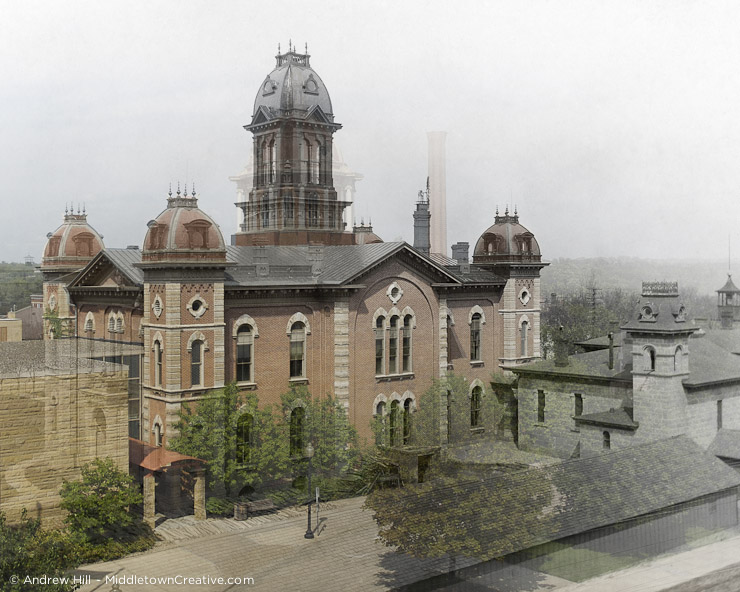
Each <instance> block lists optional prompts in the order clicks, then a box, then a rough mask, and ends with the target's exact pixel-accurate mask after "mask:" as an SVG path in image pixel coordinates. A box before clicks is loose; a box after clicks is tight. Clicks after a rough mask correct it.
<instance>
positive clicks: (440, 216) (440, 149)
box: [427, 132, 447, 255]
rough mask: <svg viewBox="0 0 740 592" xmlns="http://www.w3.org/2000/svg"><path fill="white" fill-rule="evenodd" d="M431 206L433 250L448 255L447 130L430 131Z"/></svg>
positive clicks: (428, 135) (428, 134)
mask: <svg viewBox="0 0 740 592" xmlns="http://www.w3.org/2000/svg"><path fill="white" fill-rule="evenodd" d="M427 137H428V139H429V206H430V210H431V214H432V220H431V222H432V224H431V243H432V245H431V251H432V253H439V254H441V255H447V173H446V168H445V141H446V139H447V132H428V133H427Z"/></svg>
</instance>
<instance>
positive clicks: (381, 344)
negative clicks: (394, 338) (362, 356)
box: [375, 316, 385, 376]
mask: <svg viewBox="0 0 740 592" xmlns="http://www.w3.org/2000/svg"><path fill="white" fill-rule="evenodd" d="M375 374H376V376H380V375H383V374H385V317H383V316H379V317H378V318H377V319H376V320H375Z"/></svg>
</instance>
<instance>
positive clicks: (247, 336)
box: [236, 324, 254, 382]
mask: <svg viewBox="0 0 740 592" xmlns="http://www.w3.org/2000/svg"><path fill="white" fill-rule="evenodd" d="M253 344H254V333H253V331H252V326H251V325H246V324H245V325H242V326H241V327H239V329H238V331H237V332H236V381H237V382H253V378H252V345H253Z"/></svg>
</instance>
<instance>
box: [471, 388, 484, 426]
mask: <svg viewBox="0 0 740 592" xmlns="http://www.w3.org/2000/svg"><path fill="white" fill-rule="evenodd" d="M482 390H483V389H481V387H479V386H476V387H473V390H472V392H471V393H470V427H471V428H477V427H478V426H479V425H480V407H481V391H482Z"/></svg>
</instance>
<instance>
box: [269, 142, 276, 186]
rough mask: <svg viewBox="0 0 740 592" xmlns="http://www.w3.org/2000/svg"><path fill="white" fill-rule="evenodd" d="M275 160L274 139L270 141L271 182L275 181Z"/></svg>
mask: <svg viewBox="0 0 740 592" xmlns="http://www.w3.org/2000/svg"><path fill="white" fill-rule="evenodd" d="M275 160H276V152H275V140H273V141H272V142H270V183H274V182H275Z"/></svg>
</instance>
